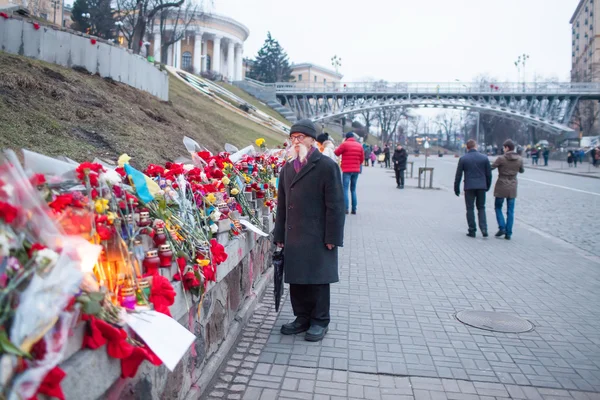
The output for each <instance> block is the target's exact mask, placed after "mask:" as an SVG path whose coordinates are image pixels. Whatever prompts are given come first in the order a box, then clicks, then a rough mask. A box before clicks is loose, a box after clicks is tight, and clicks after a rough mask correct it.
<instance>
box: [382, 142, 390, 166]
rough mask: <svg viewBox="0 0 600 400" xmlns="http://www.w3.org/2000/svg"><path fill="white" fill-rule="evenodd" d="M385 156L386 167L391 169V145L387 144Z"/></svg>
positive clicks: (384, 149)
mask: <svg viewBox="0 0 600 400" xmlns="http://www.w3.org/2000/svg"><path fill="white" fill-rule="evenodd" d="M383 155H384V156H385V158H384V160H383V161H384V162H385V167H386V168H389V167H390V145H389V144H386V145H385V147H384V148H383Z"/></svg>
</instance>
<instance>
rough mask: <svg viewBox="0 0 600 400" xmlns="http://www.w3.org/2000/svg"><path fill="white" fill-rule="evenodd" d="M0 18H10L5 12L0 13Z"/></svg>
mask: <svg viewBox="0 0 600 400" xmlns="http://www.w3.org/2000/svg"><path fill="white" fill-rule="evenodd" d="M0 17H2V18H4V19H8V18H10V17H9V16H8V14H7V13H5V12H1V13H0Z"/></svg>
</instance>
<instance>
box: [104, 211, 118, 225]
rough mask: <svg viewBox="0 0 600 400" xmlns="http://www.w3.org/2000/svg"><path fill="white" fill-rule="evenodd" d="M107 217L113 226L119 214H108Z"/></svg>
mask: <svg viewBox="0 0 600 400" xmlns="http://www.w3.org/2000/svg"><path fill="white" fill-rule="evenodd" d="M106 216H107V217H108V222H110V223H111V224H112V223H113V221H114V220H115V218H117V214H115V213H114V212H110V211H109V212H107V213H106Z"/></svg>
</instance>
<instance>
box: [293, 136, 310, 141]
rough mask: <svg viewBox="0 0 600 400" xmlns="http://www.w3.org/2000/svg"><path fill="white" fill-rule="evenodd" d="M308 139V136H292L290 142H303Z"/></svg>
mask: <svg viewBox="0 0 600 400" xmlns="http://www.w3.org/2000/svg"><path fill="white" fill-rule="evenodd" d="M306 138H307V136H306V135H293V136H290V140H291V141H292V142H302V141H303V140H304V139H306Z"/></svg>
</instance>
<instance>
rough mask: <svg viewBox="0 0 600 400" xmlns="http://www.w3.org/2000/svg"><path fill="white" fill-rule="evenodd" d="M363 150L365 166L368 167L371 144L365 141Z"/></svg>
mask: <svg viewBox="0 0 600 400" xmlns="http://www.w3.org/2000/svg"><path fill="white" fill-rule="evenodd" d="M363 151H364V152H365V167H368V166H369V161H370V159H371V151H372V150H371V146H369V145H368V144H366V143H365V144H364V145H363Z"/></svg>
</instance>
